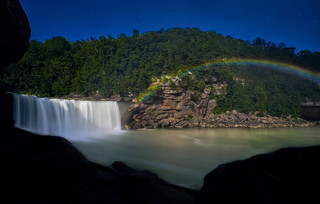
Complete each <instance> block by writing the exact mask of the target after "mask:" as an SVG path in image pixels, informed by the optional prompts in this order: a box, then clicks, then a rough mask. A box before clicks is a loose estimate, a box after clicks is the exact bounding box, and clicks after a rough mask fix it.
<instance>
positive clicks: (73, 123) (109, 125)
mask: <svg viewBox="0 0 320 204" xmlns="http://www.w3.org/2000/svg"><path fill="white" fill-rule="evenodd" d="M13 97H14V120H15V126H16V127H18V128H21V129H25V130H27V131H30V132H34V133H37V134H42V135H58V136H63V137H70V136H71V135H75V134H91V135H92V134H93V133H97V132H100V133H106V132H108V131H114V130H120V129H121V116H120V111H119V107H118V104H117V102H113V101H75V100H62V99H48V98H38V97H35V96H30V95H19V94H14V95H13Z"/></svg>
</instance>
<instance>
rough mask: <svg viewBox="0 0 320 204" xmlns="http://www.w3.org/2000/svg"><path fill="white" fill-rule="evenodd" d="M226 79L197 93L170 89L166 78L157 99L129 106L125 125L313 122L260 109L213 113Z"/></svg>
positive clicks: (254, 125)
mask: <svg viewBox="0 0 320 204" xmlns="http://www.w3.org/2000/svg"><path fill="white" fill-rule="evenodd" d="M226 86H227V85H226V84H225V83H220V82H216V83H214V84H211V85H208V86H207V87H206V88H205V89H204V91H203V92H202V93H201V94H200V95H198V97H197V98H193V97H194V95H196V93H195V92H193V91H183V90H181V89H172V88H171V86H170V84H169V82H166V83H163V84H160V89H161V94H159V96H158V98H157V99H156V100H144V101H140V103H135V104H133V105H132V106H131V108H130V109H129V113H130V114H128V115H130V117H128V120H127V121H126V125H125V127H126V128H127V129H152V128H194V127H202V128H214V127H226V128H230V127H231V128H239V127H241V128H277V127H312V126H315V125H316V124H317V123H316V122H310V121H306V120H304V119H302V118H294V117H291V116H288V117H285V118H284V117H274V116H270V115H267V114H263V116H260V115H261V114H259V112H255V113H248V114H245V113H241V112H239V111H237V110H233V111H227V112H226V113H221V114H214V113H213V112H214V109H215V107H216V106H217V99H216V98H217V97H219V96H221V95H223V94H224V90H225V87H226Z"/></svg>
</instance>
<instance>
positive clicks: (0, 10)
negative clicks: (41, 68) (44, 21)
mask: <svg viewBox="0 0 320 204" xmlns="http://www.w3.org/2000/svg"><path fill="white" fill-rule="evenodd" d="M0 19H1V23H0V56H1V60H0V69H2V68H3V67H5V66H7V65H9V64H10V63H12V62H16V61H18V60H19V59H20V58H21V57H22V56H23V54H24V53H25V51H26V50H27V48H28V46H29V39H30V33H31V31H30V25H29V21H28V19H27V16H26V14H25V13H24V11H23V9H22V7H21V5H20V3H19V0H1V1H0Z"/></svg>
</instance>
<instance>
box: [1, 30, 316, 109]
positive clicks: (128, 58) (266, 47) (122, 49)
mask: <svg viewBox="0 0 320 204" xmlns="http://www.w3.org/2000/svg"><path fill="white" fill-rule="evenodd" d="M233 57H236V58H250V59H270V60H276V61H281V62H286V63H291V64H296V65H300V66H301V67H304V68H307V69H310V70H313V71H320V52H310V51H308V50H303V51H300V52H298V53H297V54H295V48H293V47H286V46H285V45H284V44H283V43H280V44H279V45H276V44H274V43H272V42H266V41H265V40H264V39H262V38H256V39H255V40H253V41H252V42H249V41H243V40H239V39H234V38H232V37H230V36H227V37H224V36H223V35H221V34H217V33H215V32H214V31H208V32H204V31H200V30H199V29H198V28H192V29H190V28H186V29H180V28H173V29H169V30H159V31H157V32H147V33H143V34H139V31H138V30H134V31H133V34H132V36H130V37H128V36H126V35H124V34H122V35H119V36H117V37H116V38H114V37H112V36H108V37H104V36H101V37H100V38H99V39H94V38H91V39H87V40H81V41H76V42H68V41H67V40H66V39H65V38H63V37H54V38H52V39H49V40H46V41H45V42H43V43H41V42H37V41H31V43H30V47H29V50H28V51H27V53H26V54H25V55H24V57H23V58H22V59H21V60H20V61H19V62H18V63H14V64H11V65H10V66H9V67H7V68H6V69H5V70H4V71H3V72H2V73H1V80H3V81H5V82H7V83H9V84H12V85H14V86H15V87H16V88H17V91H18V92H20V93H27V94H35V95H38V96H49V97H53V96H63V95H68V94H70V93H77V94H82V95H84V96H89V95H92V94H95V93H99V94H101V95H102V96H105V97H109V96H111V95H113V94H120V95H122V96H124V95H127V94H128V93H129V92H130V93H133V94H134V95H136V96H137V95H138V94H139V93H141V92H143V91H144V90H145V89H146V88H147V87H148V86H149V85H150V84H151V82H152V79H154V78H156V77H160V76H162V75H166V74H171V73H174V72H175V71H177V70H178V69H181V68H183V67H186V66H191V65H195V64H201V63H205V62H207V61H210V60H216V59H222V58H233ZM243 70H247V69H243ZM232 73H233V75H234V74H236V75H239V76H240V75H241V76H242V75H244V74H248V72H247V71H246V72H241V71H233V72H232ZM254 73H256V72H254ZM259 76H265V73H263V74H261V73H257V75H255V76H252V77H253V78H252V82H255V83H256V84H265V82H263V81H265V79H264V78H263V77H261V78H259ZM242 77H245V78H248V77H249V78H250V76H242ZM231 78H232V77H231ZM272 79H273V78H272V77H270V78H269V80H272ZM230 80H231V79H230ZM230 80H229V82H228V83H230V84H232V83H233V82H231V81H232V80H231V81H230ZM277 80H278V81H279V79H276V78H275V82H277ZM259 81H262V82H259ZM268 83H270V84H272V83H273V82H272V81H268ZM288 83H289V84H290V82H288ZM249 84H250V83H249ZM250 86H255V85H254V84H251V85H250ZM288 86H289V85H288ZM230 87H234V88H235V86H233V85H230ZM257 87H258V88H256V89H257V90H255V91H258V92H259V90H258V89H260V88H262V89H263V90H262V89H261V90H260V93H259V94H260V95H262V97H269V96H268V94H267V95H266V96H264V95H265V94H264V91H268V90H267V88H266V87H264V85H261V86H257ZM269 87H270V88H269V89H270V90H274V87H273V86H269ZM290 87H296V86H291V85H290ZM244 88H245V87H244ZM237 89H239V88H235V90H237ZM278 89H281V87H278ZM315 89H318V87H316V88H315ZM291 90H293V91H294V92H295V91H296V88H290V89H288V90H287V91H286V93H287V92H288V91H289V92H290V94H293V95H294V94H296V95H299V102H300V101H301V100H304V99H305V98H306V97H307V98H308V97H309V98H310V94H307V95H308V96H306V97H302V96H301V93H300V91H298V92H295V93H291ZM299 90H300V89H299ZM246 91H249V92H252V90H251V87H249V88H248V90H246ZM280 92H281V93H282V92H283V91H280ZM311 92H312V94H313V95H314V91H311ZM229 93H231V92H229ZM237 93H238V92H237ZM316 95H317V94H316ZM235 96H236V94H235ZM300 96H301V97H300ZM315 97H316V96H315ZM293 98H294V97H293ZM283 100H284V99H283ZM267 101H268V100H263V102H261V103H263V104H265V103H266V102H267ZM258 104H259V103H258ZM261 106H263V105H261ZM264 106H266V105H264ZM223 107H224V106H221V111H223V110H227V109H230V107H229V108H223ZM289 112H290V111H289Z"/></svg>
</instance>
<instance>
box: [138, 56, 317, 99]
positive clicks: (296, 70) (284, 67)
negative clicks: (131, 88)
mask: <svg viewBox="0 0 320 204" xmlns="http://www.w3.org/2000/svg"><path fill="white" fill-rule="evenodd" d="M221 65H230V66H232V65H241V66H260V67H266V68H270V69H276V70H279V71H283V72H286V73H291V74H295V75H298V76H301V77H303V78H306V79H310V80H313V81H315V82H316V83H318V84H320V73H319V72H312V71H310V70H308V69H304V68H302V67H299V66H296V65H292V64H287V63H282V62H276V61H270V60H257V59H238V58H232V59H221V60H214V61H209V62H206V63H203V64H197V65H193V66H186V67H183V68H181V69H179V70H178V71H176V72H174V73H172V74H170V75H168V76H162V77H161V78H160V79H158V80H157V81H155V82H153V83H152V84H151V85H150V86H149V87H148V89H147V90H146V91H144V92H143V93H142V94H140V95H139V97H138V102H141V101H143V100H144V99H145V98H147V97H148V96H149V95H151V94H152V93H153V92H154V91H155V90H157V89H159V85H160V84H161V83H164V82H165V81H166V80H168V79H170V78H172V77H173V76H176V75H179V74H181V73H184V72H189V71H196V70H201V69H205V68H211V67H217V66H221Z"/></svg>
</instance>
